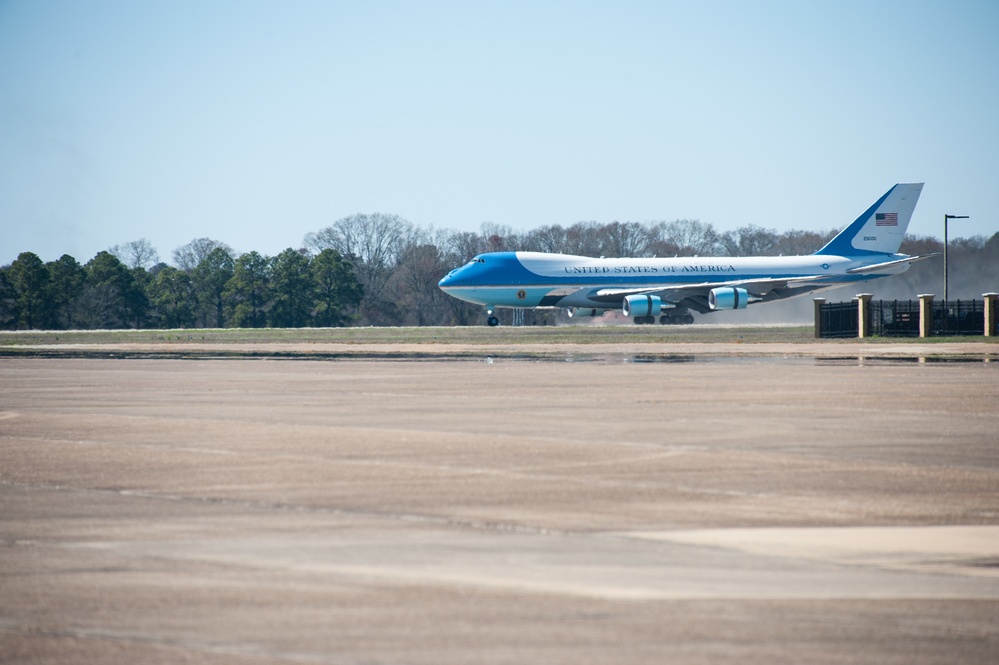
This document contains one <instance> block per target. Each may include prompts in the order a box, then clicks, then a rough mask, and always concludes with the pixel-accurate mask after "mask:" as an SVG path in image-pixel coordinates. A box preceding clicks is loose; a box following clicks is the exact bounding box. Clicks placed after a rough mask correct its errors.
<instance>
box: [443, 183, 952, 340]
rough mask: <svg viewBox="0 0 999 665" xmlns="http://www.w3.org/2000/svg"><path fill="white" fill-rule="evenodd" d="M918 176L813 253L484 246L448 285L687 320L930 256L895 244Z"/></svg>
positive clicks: (491, 318) (577, 311)
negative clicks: (658, 253)
mask: <svg viewBox="0 0 999 665" xmlns="http://www.w3.org/2000/svg"><path fill="white" fill-rule="evenodd" d="M922 190H923V183H899V184H896V185H895V186H894V187H892V188H891V189H889V190H888V191H887V192H886V193H885V194H884V196H882V197H881V198H879V199H878V200H877V201H875V202H874V205H872V206H871V207H870V208H868V209H867V210H866V211H864V213H863V214H861V215H860V217H858V218H857V219H856V220H855V221H854V222H853V223H852V224H850V225H849V226H847V227H846V228H845V229H843V231H841V232H840V233H839V234H838V235H836V236H835V237H834V238H833V239H832V240H830V241H829V242H828V243H826V244H825V246H823V247H822V248H821V249H820V250H818V251H817V252H815V253H814V254H809V255H805V256H753V257H714V258H704V257H696V256H683V257H675V258H603V257H601V258H592V257H587V256H573V255H569V254H549V253H544V252H488V253H485V254H479V255H478V256H476V257H475V258H473V259H472V260H471V261H469V262H468V263H467V264H465V265H463V266H461V267H459V268H456V269H454V270H452V271H451V272H449V273H448V274H447V275H446V276H445V277H444V278H443V279H441V281H440V283H439V286H440V288H441V289H442V290H443V291H444V292H445V293H447V294H448V295H451V296H454V297H455V298H459V299H461V300H465V301H468V302H471V303H477V304H480V305H485V307H486V314H487V316H488V318H487V320H486V322H487V323H488V325H490V326H495V325H498V324H499V319H498V318H497V317H496V315H495V310H496V308H497V307H523V308H564V309H566V310H567V313H568V314H569V316H570V317H596V316H601V315H603V314H604V313H605V312H606V311H607V310H612V309H620V310H621V311H622V312H623V313H624V315H625V316H627V317H631V318H633V319H634V321H635V323H637V324H651V323H655V321H656V317H657V316H659V322H660V323H662V324H671V323H693V321H694V317H693V315H692V314H691V313H690V310H694V311H696V312H698V313H700V314H707V313H710V312H713V311H718V310H730V309H745V308H746V307H747V306H748V305H750V304H752V303H758V302H770V301H774V300H780V299H783V298H789V297H793V296H799V295H804V294H807V293H812V292H814V291H817V290H822V289H827V288H833V287H836V286H841V285H843V284H848V283H853V282H864V281H867V280H871V279H877V278H879V277H886V276H888V275H893V274H897V273H901V272H905V271H906V270H907V269H908V268H909V265H910V264H911V263H913V262H914V261H919V260H922V259H926V258H929V257H930V256H933V255H932V254H927V255H923V256H908V255H906V254H899V253H898V250H899V247H900V246H901V243H902V238H904V237H905V231H906V229H907V228H908V226H909V220H910V219H911V218H912V212H913V210H914V209H915V207H916V201H917V200H918V199H919V194H920V192H922Z"/></svg>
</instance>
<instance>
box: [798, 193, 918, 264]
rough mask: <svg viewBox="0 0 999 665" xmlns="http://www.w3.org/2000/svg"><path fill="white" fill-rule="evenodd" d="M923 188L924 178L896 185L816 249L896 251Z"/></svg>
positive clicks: (836, 252) (845, 253) (826, 251)
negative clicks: (851, 222) (919, 180)
mask: <svg viewBox="0 0 999 665" xmlns="http://www.w3.org/2000/svg"><path fill="white" fill-rule="evenodd" d="M922 191H923V183H921V182H917V183H900V184H898V185H895V186H894V187H892V188H891V189H889V190H888V191H887V192H886V193H885V195H884V196H882V197H881V198H880V199H878V200H877V201H876V202H875V203H874V205H872V206H871V207H870V208H868V209H867V211H866V212H864V214H862V215H861V216H860V217H858V218H857V219H856V220H855V221H854V222H853V224H850V226H848V227H846V228H845V229H843V230H842V231H841V232H840V233H839V234H838V235H837V236H836V237H835V238H833V239H832V240H830V241H829V242H828V243H826V246H825V247H823V248H822V249H820V250H819V251H817V252H815V253H816V254H828V255H832V256H867V255H870V254H895V253H897V252H898V248H899V247H900V246H901V244H902V238H904V237H905V230H906V229H907V228H909V220H910V219H912V211H913V210H915V209H916V201H918V200H919V194H920V192H922Z"/></svg>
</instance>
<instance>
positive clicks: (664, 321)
mask: <svg viewBox="0 0 999 665" xmlns="http://www.w3.org/2000/svg"><path fill="white" fill-rule="evenodd" d="M659 323H661V324H662V325H664V326H667V325H669V324H671V323H673V322H672V321H670V320H669V317H668V316H667V315H665V314H663V315H662V316H660V317H659Z"/></svg>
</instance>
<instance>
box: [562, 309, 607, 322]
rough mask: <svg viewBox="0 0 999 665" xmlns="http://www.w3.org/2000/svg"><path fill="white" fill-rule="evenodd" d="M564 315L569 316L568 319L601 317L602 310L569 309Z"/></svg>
mask: <svg viewBox="0 0 999 665" xmlns="http://www.w3.org/2000/svg"><path fill="white" fill-rule="evenodd" d="M565 313H566V314H568V315H569V318H570V319H583V318H586V317H589V316H602V315H603V313H604V310H602V309H593V308H592V307H569V308H567V309H566V312H565Z"/></svg>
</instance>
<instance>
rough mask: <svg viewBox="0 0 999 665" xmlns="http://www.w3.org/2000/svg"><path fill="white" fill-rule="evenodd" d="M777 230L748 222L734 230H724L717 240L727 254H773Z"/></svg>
mask: <svg viewBox="0 0 999 665" xmlns="http://www.w3.org/2000/svg"><path fill="white" fill-rule="evenodd" d="M777 240H778V236H777V232H776V231H774V230H773V229H764V228H762V227H759V226H756V225H755V224H749V225H748V226H741V227H739V228H737V229H736V230H734V231H726V232H725V233H723V234H722V235H721V236H720V237H719V239H718V241H719V242H720V243H721V246H722V248H723V249H724V250H725V253H726V254H727V255H728V256H767V255H771V254H775V253H776V252H775V251H774V247H775V246H776V245H777Z"/></svg>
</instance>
